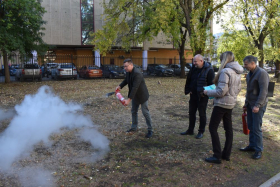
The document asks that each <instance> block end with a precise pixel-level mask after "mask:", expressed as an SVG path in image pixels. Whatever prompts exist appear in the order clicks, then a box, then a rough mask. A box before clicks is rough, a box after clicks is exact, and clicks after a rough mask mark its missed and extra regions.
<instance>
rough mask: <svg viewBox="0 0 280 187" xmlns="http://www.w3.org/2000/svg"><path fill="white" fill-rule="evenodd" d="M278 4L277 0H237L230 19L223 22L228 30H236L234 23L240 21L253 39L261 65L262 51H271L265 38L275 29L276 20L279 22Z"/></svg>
mask: <svg viewBox="0 0 280 187" xmlns="http://www.w3.org/2000/svg"><path fill="white" fill-rule="evenodd" d="M279 5H280V4H279V1H278V0H268V1H255V0H238V1H236V2H234V4H233V7H232V9H231V10H232V12H233V15H232V18H231V20H230V21H229V22H228V23H226V24H225V28H226V29H227V30H228V32H234V31H235V30H236V29H235V28H234V24H236V23H241V24H242V25H243V26H244V28H245V30H246V32H247V33H248V37H250V38H251V39H250V41H253V43H252V45H253V46H254V47H255V48H256V49H257V50H258V53H257V55H258V57H259V58H258V59H259V62H260V66H261V67H262V66H263V61H264V60H265V56H266V54H265V53H264V51H265V52H268V53H271V52H272V51H271V49H269V48H270V46H269V44H268V43H267V41H265V40H266V38H267V36H268V35H270V34H271V33H272V32H273V30H275V28H276V26H277V22H279V16H278V15H279V13H280V9H279ZM265 44H266V46H265ZM253 54H254V53H253ZM268 56H269V55H268Z"/></svg>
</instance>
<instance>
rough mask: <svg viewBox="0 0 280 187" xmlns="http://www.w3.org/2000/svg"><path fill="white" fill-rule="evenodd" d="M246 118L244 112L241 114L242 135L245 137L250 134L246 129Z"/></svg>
mask: <svg viewBox="0 0 280 187" xmlns="http://www.w3.org/2000/svg"><path fill="white" fill-rule="evenodd" d="M246 118H247V114H246V112H244V113H243V114H242V123H243V133H244V134H246V135H248V134H249V132H250V130H249V129H248V125H247V119H246Z"/></svg>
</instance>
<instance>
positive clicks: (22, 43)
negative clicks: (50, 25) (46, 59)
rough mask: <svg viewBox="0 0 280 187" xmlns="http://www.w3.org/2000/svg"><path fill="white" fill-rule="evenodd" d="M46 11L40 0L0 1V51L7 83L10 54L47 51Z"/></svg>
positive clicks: (8, 79)
mask: <svg viewBox="0 0 280 187" xmlns="http://www.w3.org/2000/svg"><path fill="white" fill-rule="evenodd" d="M44 13H45V9H44V8H43V7H42V6H41V2H40V0H14V1H11V0H0V51H1V52H2V54H3V57H4V68H5V82H6V83H9V82H10V76H9V67H8V54H9V53H10V52H12V51H19V52H20V53H21V54H28V53H31V51H33V50H36V51H39V52H40V51H41V50H44V49H45V47H46V46H45V45H44V42H43V40H42V36H43V33H42V32H41V31H42V30H43V29H44V28H42V25H43V24H44V23H45V22H44V21H43V19H42V17H43V15H44Z"/></svg>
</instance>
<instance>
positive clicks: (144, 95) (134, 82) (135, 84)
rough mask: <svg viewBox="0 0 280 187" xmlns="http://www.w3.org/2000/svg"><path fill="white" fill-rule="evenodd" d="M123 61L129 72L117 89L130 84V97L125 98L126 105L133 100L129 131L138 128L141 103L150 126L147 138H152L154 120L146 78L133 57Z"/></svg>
mask: <svg viewBox="0 0 280 187" xmlns="http://www.w3.org/2000/svg"><path fill="white" fill-rule="evenodd" d="M123 63H124V64H123V67H124V69H125V71H126V72H127V73H126V76H125V79H124V80H123V82H122V83H121V84H120V85H119V86H117V87H116V89H122V88H123V87H124V86H125V85H128V89H129V91H128V99H125V100H124V101H125V104H124V105H125V106H127V105H129V103H130V102H131V101H132V108H131V114H132V125H131V128H130V129H129V130H128V131H127V132H135V131H136V130H137V126H138V109H139V106H140V105H141V109H142V113H143V116H144V117H145V119H146V123H147V126H148V133H147V134H146V138H150V137H152V135H153V129H152V120H151V116H150V112H149V109H148V99H149V92H148V89H147V86H146V83H145V80H144V78H143V75H142V73H141V72H140V71H139V70H138V69H137V68H134V67H133V62H132V60H131V59H126V60H124V62H123Z"/></svg>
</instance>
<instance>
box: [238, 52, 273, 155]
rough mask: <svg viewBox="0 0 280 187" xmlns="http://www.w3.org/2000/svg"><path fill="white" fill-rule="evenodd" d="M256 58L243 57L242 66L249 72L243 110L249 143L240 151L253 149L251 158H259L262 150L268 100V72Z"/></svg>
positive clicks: (250, 56)
mask: <svg viewBox="0 0 280 187" xmlns="http://www.w3.org/2000/svg"><path fill="white" fill-rule="evenodd" d="M257 61H258V59H257V58H256V57H254V56H252V55H249V56H246V57H245V58H244V59H243V63H244V67H245V68H246V69H247V70H249V71H250V72H249V73H248V74H247V76H246V82H247V92H246V99H245V105H244V106H243V111H244V112H246V111H247V124H248V128H249V130H250V133H249V145H248V146H247V147H245V148H241V149H240V151H254V152H255V153H254V154H253V156H252V158H253V159H260V158H261V157H262V151H263V140H262V129H261V127H262V118H263V115H264V113H265V110H266V105H267V102H268V98H267V94H268V85H269V76H268V73H267V72H266V71H265V70H264V69H262V68H260V67H258V66H257V64H256V63H257Z"/></svg>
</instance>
